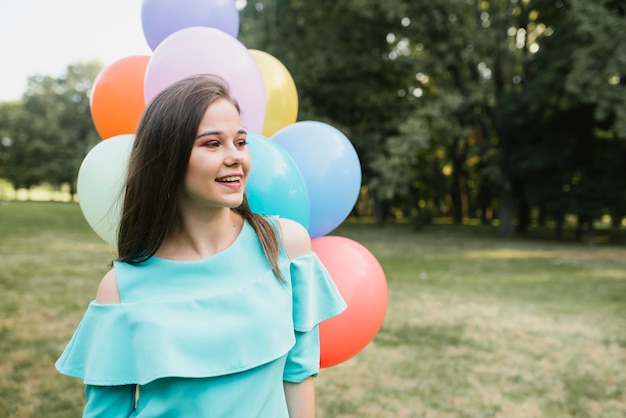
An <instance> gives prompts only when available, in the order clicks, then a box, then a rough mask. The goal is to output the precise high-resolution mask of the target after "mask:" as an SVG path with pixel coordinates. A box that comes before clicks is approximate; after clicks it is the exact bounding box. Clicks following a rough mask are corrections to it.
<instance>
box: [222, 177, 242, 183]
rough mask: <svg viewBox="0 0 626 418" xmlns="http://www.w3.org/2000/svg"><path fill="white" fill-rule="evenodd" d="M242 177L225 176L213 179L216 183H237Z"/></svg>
mask: <svg viewBox="0 0 626 418" xmlns="http://www.w3.org/2000/svg"><path fill="white" fill-rule="evenodd" d="M241 178H242V176H226V177H220V178H218V179H215V181H217V182H218V183H238V182H240V181H241Z"/></svg>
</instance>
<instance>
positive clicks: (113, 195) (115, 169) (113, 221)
mask: <svg viewBox="0 0 626 418" xmlns="http://www.w3.org/2000/svg"><path fill="white" fill-rule="evenodd" d="M133 140H134V135H130V134H127V135H118V136H114V137H111V138H109V139H106V140H104V141H102V142H100V143H98V145H96V146H95V147H93V148H92V149H91V150H90V151H89V152H88V153H87V155H86V156H85V158H84V159H83V162H82V163H81V165H80V169H79V170H78V180H77V193H78V200H79V204H80V209H81V211H82V212H83V216H84V217H85V219H86V220H87V223H88V224H89V226H91V229H93V230H94V232H95V233H96V234H98V236H99V237H100V238H102V239H103V240H104V241H105V242H107V243H109V244H111V245H113V246H116V244H117V232H118V228H119V223H120V217H121V210H122V200H123V194H122V189H123V185H124V180H125V179H126V172H127V170H128V168H127V167H128V159H129V157H130V150H131V148H132V145H133Z"/></svg>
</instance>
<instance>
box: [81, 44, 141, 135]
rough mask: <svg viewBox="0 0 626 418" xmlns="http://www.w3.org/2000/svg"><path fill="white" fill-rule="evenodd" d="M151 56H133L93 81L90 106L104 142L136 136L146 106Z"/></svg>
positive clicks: (117, 63) (108, 69) (119, 61)
mask: <svg viewBox="0 0 626 418" xmlns="http://www.w3.org/2000/svg"><path fill="white" fill-rule="evenodd" d="M149 59H150V57H149V56H144V55H133V56H129V57H126V58H122V59H120V60H117V61H115V62H114V63H113V64H111V65H109V66H108V67H106V68H105V69H103V70H102V71H101V72H100V74H98V77H96V80H95V81H94V85H93V89H92V90H91V96H90V98H89V107H90V111H91V119H92V120H93V124H94V126H95V127H96V131H98V134H100V137H101V138H102V139H107V138H111V137H113V136H117V135H124V134H134V133H135V130H136V129H137V124H138V123H139V119H140V118H141V114H142V113H143V110H144V108H145V107H146V103H145V99H144V94H143V85H144V82H143V80H144V76H145V74H146V67H147V66H148V61H149Z"/></svg>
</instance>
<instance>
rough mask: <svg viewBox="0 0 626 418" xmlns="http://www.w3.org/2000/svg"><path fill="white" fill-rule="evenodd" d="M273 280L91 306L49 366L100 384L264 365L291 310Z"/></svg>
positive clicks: (283, 342) (279, 346)
mask: <svg viewBox="0 0 626 418" xmlns="http://www.w3.org/2000/svg"><path fill="white" fill-rule="evenodd" d="M276 283H277V280H276V279H274V278H273V279H271V280H268V278H267V277H262V278H260V279H259V280H257V281H256V282H255V283H253V284H251V285H249V286H245V287H243V288H241V289H237V290H234V291H231V292H226V293H223V294H215V295H212V296H210V297H205V298H199V299H195V300H182V301H169V302H139V303H121V304H114V305H104V304H98V303H95V302H92V303H91V304H90V305H89V307H88V309H87V311H86V312H85V315H84V316H83V319H82V321H81V323H80V324H79V326H78V329H77V330H76V332H75V333H74V336H73V337H72V339H71V340H70V342H69V343H68V346H67V347H66V349H65V350H64V352H63V354H62V355H61V357H60V358H59V360H57V362H56V368H57V370H58V371H59V372H60V373H62V374H65V375H68V376H72V377H77V378H80V379H83V380H84V382H85V383H86V384H91V385H105V386H106V385H127V384H133V383H137V384H145V383H148V382H150V381H153V380H156V379H158V378H162V377H212V376H220V375H224V374H230V373H236V372H240V371H243V370H248V369H251V368H254V367H256V366H259V365H262V364H266V363H268V362H270V361H272V360H275V359H278V358H280V357H282V356H284V355H285V354H286V353H287V352H288V351H289V349H290V348H291V347H292V346H293V344H294V340H295V337H294V335H293V327H292V321H291V318H289V317H288V316H287V315H285V314H284V313H285V312H286V311H287V312H288V311H289V310H290V309H291V306H292V305H291V297H290V292H289V291H288V290H287V289H285V288H284V287H283V286H280V285H277V284H276ZM268 300H271V301H272V303H267V301H268ZM268 324H272V325H271V326H268ZM233 330H236V332H233Z"/></svg>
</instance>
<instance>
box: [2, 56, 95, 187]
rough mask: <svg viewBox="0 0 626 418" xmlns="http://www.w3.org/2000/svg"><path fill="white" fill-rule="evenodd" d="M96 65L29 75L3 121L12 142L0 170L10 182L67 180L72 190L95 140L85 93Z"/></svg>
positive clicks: (23, 184)
mask: <svg viewBox="0 0 626 418" xmlns="http://www.w3.org/2000/svg"><path fill="white" fill-rule="evenodd" d="M100 69H101V65H100V64H99V63H87V64H72V65H69V66H68V67H67V71H66V73H65V75H63V76H61V77H58V78H55V77H51V76H41V75H36V76H32V77H30V78H29V80H28V87H27V91H26V92H25V94H24V96H23V102H22V103H21V104H20V105H19V106H18V108H17V110H16V111H15V117H14V119H13V124H12V125H9V126H7V129H9V130H10V132H11V134H10V135H9V137H10V138H12V145H11V154H10V159H9V162H8V163H7V169H6V171H5V173H4V175H6V177H7V178H8V179H9V181H11V182H12V183H13V185H14V187H16V188H19V187H30V186H32V185H34V184H38V183H41V182H47V183H50V184H53V185H56V186H59V185H61V184H62V183H68V184H70V187H71V192H72V193H74V191H75V190H76V175H77V173H78V168H79V167H80V164H81V162H82V160H83V158H84V156H85V155H86V154H87V152H88V151H89V149H90V148H91V147H92V146H93V145H95V144H96V143H97V141H98V135H97V133H96V131H95V129H94V127H93V124H92V122H91V117H90V114H89V96H88V92H89V89H90V88H91V85H92V84H93V81H94V80H95V78H96V76H97V74H98V72H99V71H100Z"/></svg>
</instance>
